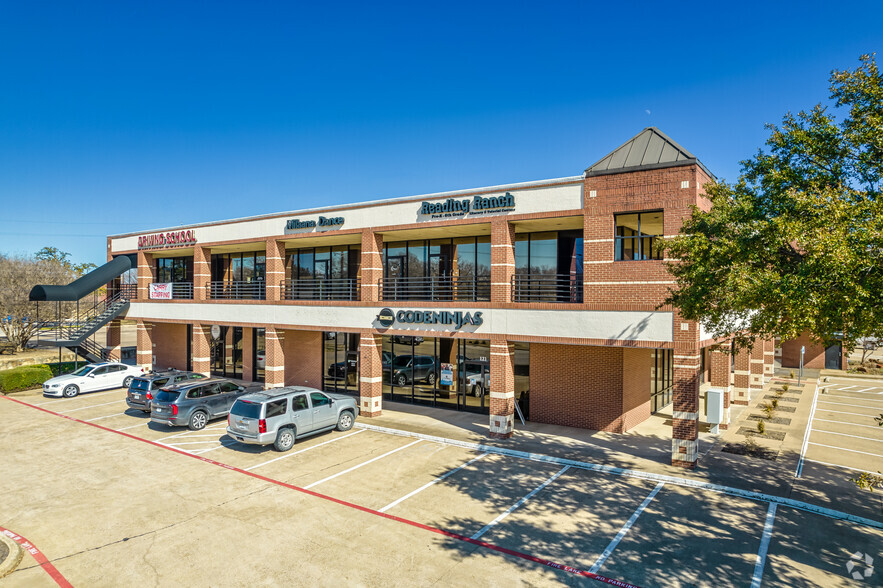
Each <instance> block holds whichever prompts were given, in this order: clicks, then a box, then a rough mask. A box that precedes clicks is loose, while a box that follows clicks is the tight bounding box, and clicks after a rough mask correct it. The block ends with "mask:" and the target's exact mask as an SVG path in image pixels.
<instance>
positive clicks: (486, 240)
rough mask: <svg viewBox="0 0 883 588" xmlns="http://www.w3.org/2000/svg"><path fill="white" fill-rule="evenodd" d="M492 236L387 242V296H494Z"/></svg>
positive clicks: (385, 259) (418, 297) (422, 298)
mask: <svg viewBox="0 0 883 588" xmlns="http://www.w3.org/2000/svg"><path fill="white" fill-rule="evenodd" d="M490 258H491V241H490V237H487V236H483V237H460V238H457V239H432V240H428V241H407V242H406V241H399V242H390V243H386V244H385V245H384V257H383V260H384V267H383V272H384V290H383V296H384V299H386V300H490V275H491V272H490V268H491V263H490Z"/></svg>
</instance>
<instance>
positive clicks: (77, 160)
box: [0, 0, 883, 263]
mask: <svg viewBox="0 0 883 588" xmlns="http://www.w3.org/2000/svg"><path fill="white" fill-rule="evenodd" d="M299 4H300V3H294V2H281V1H280V2H235V3H234V2H221V1H214V0H213V1H206V2H161V1H155V2H125V1H124V2H119V1H116V2H102V3H98V2H84V3H81V2H54V3H50V2H13V1H10V0H7V1H5V2H3V4H2V6H3V9H2V17H0V206H2V222H0V252H4V253H33V252H35V251H36V250H38V249H40V248H41V247H43V246H45V245H53V246H56V247H59V248H61V249H63V250H65V251H69V252H71V253H72V254H73V257H74V258H75V260H76V261H94V262H97V263H101V262H103V261H104V259H105V236H106V235H108V234H113V233H121V232H127V231H134V230H139V229H151V228H160V227H166V226H174V225H179V224H186V223H194V222H204V221H210V220H218V219H224V218H234V217H239V216H247V215H255V214H261V213H268V212H278V211H284V210H292V209H296V208H302V207H311V206H317V205H321V204H329V203H333V204H337V203H341V204H342V203H347V202H358V201H361V200H371V199H377V198H391V197H396V196H409V195H415V194H423V193H428V192H437V191H444V190H454V189H460V188H471V187H478V186H486V185H494V184H502V183H511V182H520V181H528V180H537V179H545V178H554V177H561V176H570V175H578V174H580V173H582V171H583V170H584V169H585V168H586V167H587V166H588V165H590V164H592V163H594V162H595V161H596V160H598V159H599V158H601V157H602V156H603V155H605V154H606V153H607V152H608V151H610V150H612V149H613V148H614V147H616V146H618V145H619V144H620V143H622V142H624V141H625V140H626V139H628V138H630V137H631V136H633V135H634V134H636V133H637V132H638V131H640V130H641V129H642V128H644V127H646V126H650V125H653V126H657V127H659V128H660V129H662V130H663V131H664V132H666V133H667V134H669V135H670V136H671V137H672V138H674V139H675V140H676V141H678V142H680V143H681V144H682V145H683V146H684V147H686V148H687V149H689V150H691V151H692V152H693V153H695V154H696V155H697V156H698V157H699V158H700V159H701V160H702V161H703V162H704V163H705V164H706V165H707V166H708V167H709V168H710V169H711V170H712V171H713V172H714V173H716V174H717V175H718V176H719V177H723V178H725V179H728V180H732V179H735V177H736V176H737V174H738V171H739V161H740V160H742V159H745V158H746V157H749V156H751V155H752V154H754V152H755V151H756V150H757V148H758V147H760V146H761V145H762V143H763V141H764V139H765V138H766V131H765V130H764V128H763V125H764V123H766V122H778V121H779V120H780V119H781V116H782V115H783V114H784V113H785V112H786V111H788V110H794V111H796V110H800V109H802V108H808V107H811V106H812V105H813V104H815V103H817V102H819V101H824V100H826V99H827V95H828V76H829V73H830V71H831V70H832V69H835V68H840V69H844V68H854V67H856V65H857V64H858V56H859V55H860V54H861V53H867V52H873V51H877V50H880V49H881V41H883V3H880V2H849V1H840V2H799V3H798V2H793V3H790V4H787V5H786V4H785V3H779V2H762V3H756V4H752V3H746V2H742V3H709V2H702V3H690V2H679V3H650V2H648V3H632V2H618V3H616V2H615V3H609V2H605V3H600V2H589V1H588V0H586V1H583V2H532V3H519V2H511V1H510V2H500V3H490V2H467V3H462V4H459V3H454V2H444V3H436V4H431V3H425V2H407V3H405V2H403V3H396V4H393V3H382V2H358V3H352V4H347V3H334V2H327V3H313V4H315V5H319V4H321V6H305V5H303V6H302V5H299ZM878 58H879V56H878Z"/></svg>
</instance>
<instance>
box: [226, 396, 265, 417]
mask: <svg viewBox="0 0 883 588" xmlns="http://www.w3.org/2000/svg"><path fill="white" fill-rule="evenodd" d="M230 414H235V415H236V416H241V417H245V418H247V419H256V418H258V417H260V416H261V405H260V404H255V403H253V402H245V401H244V400H238V401H236V402H235V403H234V404H233V408H231V409H230Z"/></svg>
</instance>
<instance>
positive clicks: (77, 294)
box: [28, 255, 132, 302]
mask: <svg viewBox="0 0 883 588" xmlns="http://www.w3.org/2000/svg"><path fill="white" fill-rule="evenodd" d="M130 269H132V260H131V259H130V258H129V256H128V255H120V256H119V257H116V258H114V259H113V261H109V262H107V263H105V264H104V265H102V266H101V267H98V268H95V269H94V270H92V271H91V272H89V273H88V274H86V275H85V276H82V277H80V278H77V279H76V280H74V281H73V282H71V283H70V284H68V285H67V286H34V287H33V288H32V289H31V293H30V295H29V296H28V298H29V299H30V300H31V301H40V302H42V301H44V300H62V301H74V300H79V299H80V298H82V297H83V296H85V295H86V294H88V293H90V292H92V291H93V290H97V289H98V288H100V287H101V286H104V285H105V284H107V283H108V282H110V281H112V280H113V279H114V278H116V277H118V276H120V275H121V274H123V273H124V272H127V271H128V270H130Z"/></svg>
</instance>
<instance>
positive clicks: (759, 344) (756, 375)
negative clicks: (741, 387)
mask: <svg viewBox="0 0 883 588" xmlns="http://www.w3.org/2000/svg"><path fill="white" fill-rule="evenodd" d="M763 348H764V343H763V339H755V340H754V346H753V347H752V348H751V351H750V356H749V368H748V371H749V372H751V374H750V379H749V382H748V387H749V388H751V394H752V395H759V394H761V393H762V392H763V380H764V354H763Z"/></svg>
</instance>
